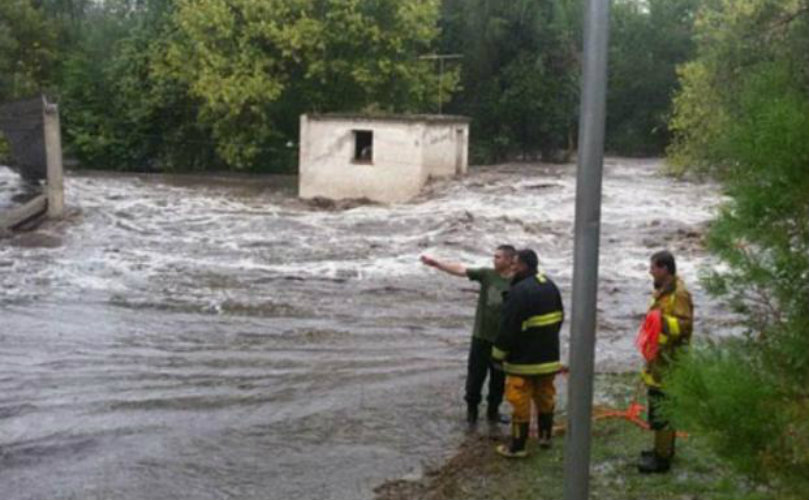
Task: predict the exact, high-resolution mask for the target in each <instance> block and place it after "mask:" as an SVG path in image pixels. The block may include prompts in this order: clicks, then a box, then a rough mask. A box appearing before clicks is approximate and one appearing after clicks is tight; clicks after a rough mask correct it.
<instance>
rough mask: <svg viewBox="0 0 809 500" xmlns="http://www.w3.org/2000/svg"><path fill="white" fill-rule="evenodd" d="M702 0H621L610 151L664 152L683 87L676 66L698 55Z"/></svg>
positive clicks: (615, 13)
mask: <svg viewBox="0 0 809 500" xmlns="http://www.w3.org/2000/svg"><path fill="white" fill-rule="evenodd" d="M701 3H702V0H648V1H646V2H639V1H637V0H619V1H616V2H615V3H614V4H613V7H612V12H611V26H610V51H609V66H608V71H609V84H608V88H607V131H606V145H605V146H606V149H607V150H608V151H611V152H615V153H619V154H628V155H653V154H661V153H663V152H664V150H665V147H666V146H667V145H668V143H669V141H670V139H671V138H670V134H669V131H668V126H667V123H668V119H669V116H670V113H671V101H672V97H673V94H674V92H675V91H676V90H677V89H678V80H677V72H676V67H677V65H679V64H682V63H684V62H686V61H687V60H689V59H691V58H692V57H693V55H694V41H693V24H694V17H695V15H696V11H697V9H698V7H699V6H700V5H701Z"/></svg>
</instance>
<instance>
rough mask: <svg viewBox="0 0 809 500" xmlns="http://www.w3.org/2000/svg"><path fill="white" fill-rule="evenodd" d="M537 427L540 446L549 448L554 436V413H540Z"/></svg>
mask: <svg viewBox="0 0 809 500" xmlns="http://www.w3.org/2000/svg"><path fill="white" fill-rule="evenodd" d="M537 427H538V428H537V437H538V438H539V447H540V448H544V449H546V450H547V449H548V448H550V447H551V438H553V413H540V414H539V416H538V417H537Z"/></svg>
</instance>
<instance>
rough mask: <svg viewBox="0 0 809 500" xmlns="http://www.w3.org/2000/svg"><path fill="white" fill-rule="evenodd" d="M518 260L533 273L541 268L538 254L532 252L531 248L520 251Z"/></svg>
mask: <svg viewBox="0 0 809 500" xmlns="http://www.w3.org/2000/svg"><path fill="white" fill-rule="evenodd" d="M517 258H518V259H519V260H520V262H522V263H523V264H525V265H526V267H528V270H529V271H531V272H536V271H537V268H538V267H539V257H537V254H536V252H534V251H533V250H531V249H530V248H525V249H523V250H519V251H518V252H517Z"/></svg>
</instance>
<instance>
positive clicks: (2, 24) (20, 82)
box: [0, 0, 55, 100]
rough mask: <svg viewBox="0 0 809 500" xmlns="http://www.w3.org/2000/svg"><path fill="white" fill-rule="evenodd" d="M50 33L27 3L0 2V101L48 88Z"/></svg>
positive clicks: (51, 49) (51, 29)
mask: <svg viewBox="0 0 809 500" xmlns="http://www.w3.org/2000/svg"><path fill="white" fill-rule="evenodd" d="M54 32H55V28H54V26H53V25H51V24H50V23H49V22H48V20H47V19H46V18H45V16H43V14H42V11H41V10H40V9H37V8H36V7H35V6H34V4H33V3H32V2H31V0H3V2H0V100H5V99H12V98H17V97H28V96H30V95H32V94H35V93H37V92H40V91H41V90H43V89H44V88H45V87H47V86H48V85H49V83H50V77H51V74H50V71H49V70H50V66H51V64H52V62H53V60H54V57H55V48H54V42H55V36H54Z"/></svg>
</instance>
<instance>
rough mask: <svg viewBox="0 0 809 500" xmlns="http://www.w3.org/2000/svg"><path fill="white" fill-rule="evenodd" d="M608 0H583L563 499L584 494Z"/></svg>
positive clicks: (587, 471)
mask: <svg viewBox="0 0 809 500" xmlns="http://www.w3.org/2000/svg"><path fill="white" fill-rule="evenodd" d="M609 13H610V4H609V0H587V3H586V10H585V15H584V62H583V68H582V70H583V75H582V86H581V114H580V116H579V153H578V163H579V165H578V174H577V177H576V225H575V234H576V243H575V249H574V258H573V303H572V305H571V316H572V318H573V319H572V321H571V325H570V376H569V379H568V403H567V414H568V419H569V420H568V432H567V438H566V442H565V500H587V499H588V498H589V496H590V418H591V413H592V404H593V357H594V352H595V329H596V297H597V290H598V238H599V230H600V224H601V175H602V168H603V161H604V115H605V110H604V108H605V105H606V95H607V40H608V31H609Z"/></svg>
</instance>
